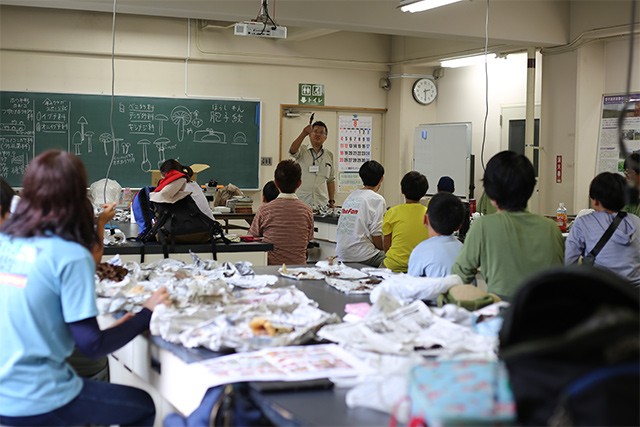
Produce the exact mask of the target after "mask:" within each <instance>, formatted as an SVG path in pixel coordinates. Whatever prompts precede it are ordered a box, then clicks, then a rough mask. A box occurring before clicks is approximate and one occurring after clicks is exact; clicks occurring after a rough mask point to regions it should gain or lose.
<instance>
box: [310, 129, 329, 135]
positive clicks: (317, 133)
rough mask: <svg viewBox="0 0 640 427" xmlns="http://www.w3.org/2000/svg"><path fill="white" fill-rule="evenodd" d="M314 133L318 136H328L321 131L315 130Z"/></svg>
mask: <svg viewBox="0 0 640 427" xmlns="http://www.w3.org/2000/svg"><path fill="white" fill-rule="evenodd" d="M313 133H315V134H316V135H326V134H327V133H326V132H324V131H321V130H314V131H313Z"/></svg>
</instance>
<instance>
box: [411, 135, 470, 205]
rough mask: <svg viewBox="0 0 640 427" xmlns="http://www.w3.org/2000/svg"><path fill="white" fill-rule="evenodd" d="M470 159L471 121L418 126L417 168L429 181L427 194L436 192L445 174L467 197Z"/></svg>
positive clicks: (415, 142)
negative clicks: (439, 181)
mask: <svg viewBox="0 0 640 427" xmlns="http://www.w3.org/2000/svg"><path fill="white" fill-rule="evenodd" d="M470 158H471V123H443V124H433V125H421V126H418V127H416V130H415V140H414V159H413V164H414V170H416V171H418V172H420V173H422V174H423V175H424V176H426V177H427V180H428V181H429V191H428V193H427V194H436V193H437V191H438V189H437V185H438V180H439V179H440V177H442V176H450V177H451V178H453V182H454V184H455V187H456V190H455V194H456V195H457V196H460V197H468V196H469V194H468V191H469V181H470V179H473V178H472V177H470Z"/></svg>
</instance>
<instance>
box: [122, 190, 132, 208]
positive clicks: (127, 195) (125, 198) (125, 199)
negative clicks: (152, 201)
mask: <svg viewBox="0 0 640 427" xmlns="http://www.w3.org/2000/svg"><path fill="white" fill-rule="evenodd" d="M131 202H132V199H131V188H129V187H127V188H125V189H124V191H123V192H122V204H123V205H127V206H131Z"/></svg>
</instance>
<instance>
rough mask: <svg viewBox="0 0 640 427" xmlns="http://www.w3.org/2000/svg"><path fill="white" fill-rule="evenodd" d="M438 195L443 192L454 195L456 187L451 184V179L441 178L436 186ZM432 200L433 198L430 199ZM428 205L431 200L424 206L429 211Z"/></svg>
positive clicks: (447, 177) (448, 177)
mask: <svg viewBox="0 0 640 427" xmlns="http://www.w3.org/2000/svg"><path fill="white" fill-rule="evenodd" d="M436 189H437V190H438V193H442V192H443V191H444V192H446V193H455V191H456V185H455V184H454V182H453V178H451V177H450V176H446V175H445V176H441V177H440V179H439V180H438V185H437V186H436ZM432 198H433V197H432ZM429 203H431V199H429V200H427V204H426V205H425V206H426V207H427V209H429Z"/></svg>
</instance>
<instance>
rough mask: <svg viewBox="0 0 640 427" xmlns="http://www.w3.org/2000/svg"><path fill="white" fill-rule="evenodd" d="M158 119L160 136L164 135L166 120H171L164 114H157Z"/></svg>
mask: <svg viewBox="0 0 640 427" xmlns="http://www.w3.org/2000/svg"><path fill="white" fill-rule="evenodd" d="M156 120H157V121H158V133H160V136H162V134H163V133H164V122H166V121H167V120H169V117H167V116H165V115H164V114H156Z"/></svg>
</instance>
